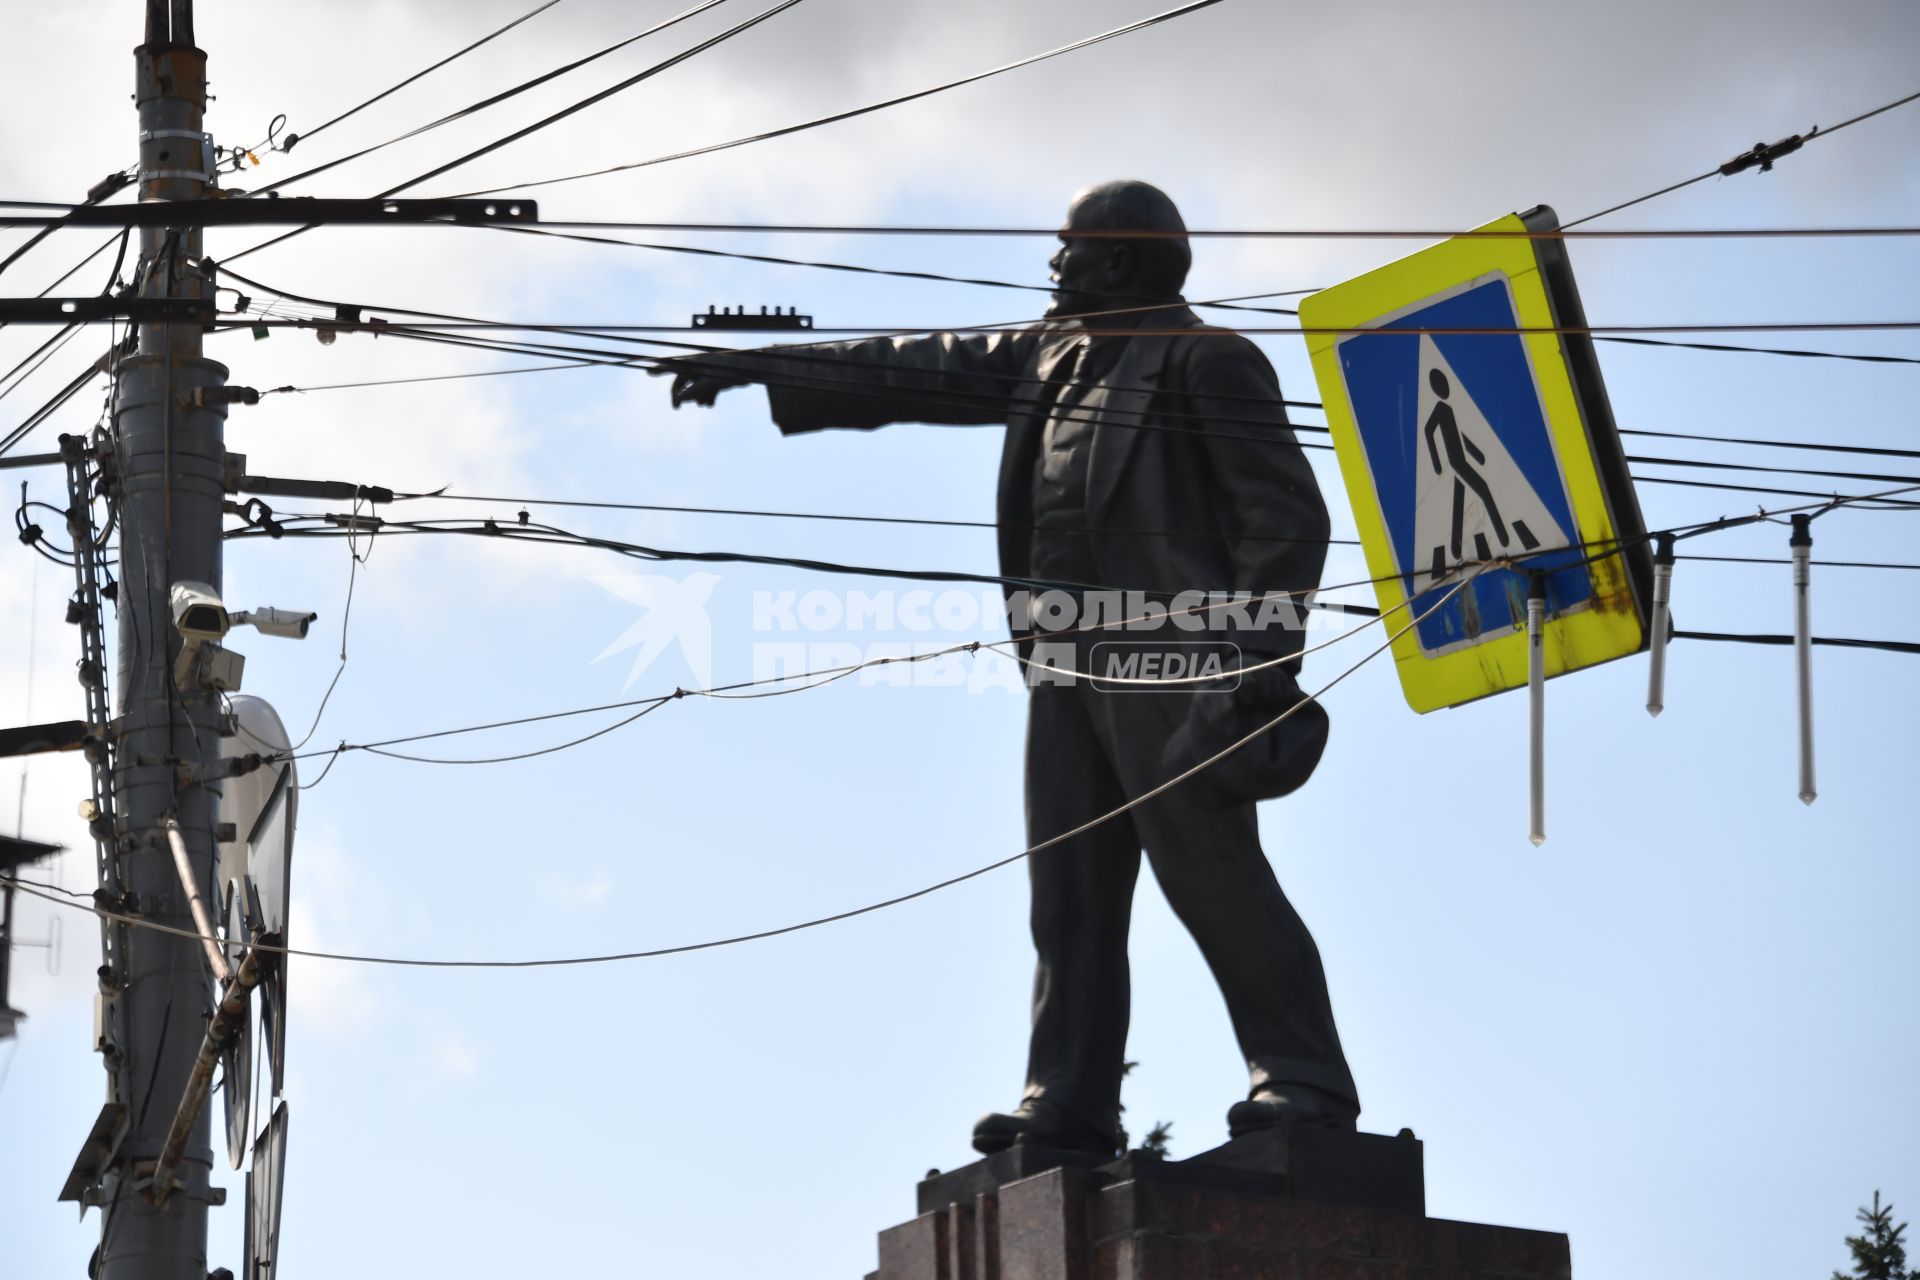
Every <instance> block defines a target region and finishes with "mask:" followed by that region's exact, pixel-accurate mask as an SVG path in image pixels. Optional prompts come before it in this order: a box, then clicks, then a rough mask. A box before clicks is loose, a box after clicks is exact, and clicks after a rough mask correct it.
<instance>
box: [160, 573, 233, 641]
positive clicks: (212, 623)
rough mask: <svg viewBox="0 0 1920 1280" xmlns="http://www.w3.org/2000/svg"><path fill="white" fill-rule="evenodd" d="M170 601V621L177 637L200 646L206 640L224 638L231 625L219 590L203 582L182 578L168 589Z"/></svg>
mask: <svg viewBox="0 0 1920 1280" xmlns="http://www.w3.org/2000/svg"><path fill="white" fill-rule="evenodd" d="M169 599H170V601H171V603H172V605H173V625H174V628H175V629H176V630H177V631H179V632H180V638H181V639H183V640H185V641H186V642H187V643H188V645H190V646H192V647H194V648H196V649H197V648H199V647H200V646H201V645H203V644H205V643H206V642H207V641H209V640H220V639H223V638H224V637H225V636H226V634H227V628H228V626H229V625H231V624H230V623H229V621H228V618H227V606H226V604H225V602H223V601H222V600H221V599H220V593H219V592H218V591H215V590H214V589H213V588H212V587H210V586H208V585H207V584H206V583H204V582H193V581H189V580H187V579H182V580H181V581H179V582H176V583H174V584H173V589H172V591H171V592H170V593H169Z"/></svg>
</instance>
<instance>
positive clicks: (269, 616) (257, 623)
mask: <svg viewBox="0 0 1920 1280" xmlns="http://www.w3.org/2000/svg"><path fill="white" fill-rule="evenodd" d="M319 616H320V615H319V614H317V613H309V612H307V611H306V610H304V609H249V610H247V611H245V612H244V613H236V614H234V615H233V621H234V622H235V623H236V624H239V625H243V626H249V627H252V628H253V629H254V630H255V631H258V632H260V633H261V634H262V635H269V636H281V637H283V638H285V639H288V640H305V639H306V638H307V628H308V627H311V626H312V625H313V620H314V619H315V618H318V617H319Z"/></svg>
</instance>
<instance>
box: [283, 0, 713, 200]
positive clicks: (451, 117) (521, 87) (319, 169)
mask: <svg viewBox="0 0 1920 1280" xmlns="http://www.w3.org/2000/svg"><path fill="white" fill-rule="evenodd" d="M558 3H559V0H547V3H546V4H543V5H541V6H540V8H538V9H535V10H534V11H533V13H529V14H525V15H523V16H522V17H519V18H516V19H514V21H512V22H510V23H508V24H507V25H506V26H504V27H502V28H500V30H499V31H496V32H494V33H493V35H490V36H488V37H486V39H485V40H481V41H479V42H478V43H476V44H471V45H468V46H467V48H465V49H462V50H461V51H460V53H467V52H470V51H471V50H473V49H477V48H479V47H480V45H481V44H485V43H486V41H487V40H491V39H493V37H494V36H497V35H501V34H503V33H504V32H506V31H508V30H510V29H511V28H513V27H516V26H518V25H519V24H520V23H522V22H525V21H526V20H527V19H528V18H531V17H533V16H534V14H537V13H540V12H541V11H542V10H546V9H550V8H552V7H553V6H554V5H555V4H558ZM723 3H725V0H704V2H703V3H700V4H696V5H694V6H693V7H692V8H691V9H687V10H685V11H683V12H681V13H678V14H675V15H674V16H673V17H671V18H668V19H667V20H666V21H664V22H659V23H655V24H654V25H653V26H651V27H648V28H647V29H646V30H644V31H642V32H640V33H639V34H637V35H631V36H628V37H627V38H626V39H625V40H620V41H617V42H615V43H613V44H610V45H608V46H607V47H606V48H604V49H601V50H599V51H598V52H596V53H590V54H588V55H587V56H586V57H584V58H576V59H574V60H573V61H572V62H569V63H565V64H564V65H562V66H558V67H555V68H554V69H553V70H551V71H548V72H544V73H542V74H541V75H537V76H534V77H533V78H532V79H530V80H523V81H521V82H520V83H519V84H517V85H515V86H513V87H512V88H511V89H506V90H504V91H502V92H500V93H496V94H493V95H492V96H490V97H486V98H482V99H481V100H480V101H478V102H475V103H471V104H469V105H467V106H464V107H462V108H460V109H459V110H458V111H452V112H449V113H447V114H446V115H444V116H441V117H440V118H439V119H437V120H430V121H428V122H427V123H426V124H423V125H421V126H420V127H419V128H417V129H409V130H408V131H407V132H405V133H402V134H398V135H396V136H394V137H391V138H388V139H387V140H386V141H385V142H376V143H374V144H373V145H372V146H370V147H362V148H361V149H360V150H358V151H355V152H352V153H351V154H349V155H344V156H341V157H340V158H339V159H337V160H329V161H327V162H326V163H325V164H321V165H315V166H314V167H313V168H311V169H304V170H302V171H301V172H299V173H296V174H294V175H292V176H291V177H286V178H282V179H280V181H278V182H275V183H272V184H270V185H268V186H265V187H262V188H260V189H259V190H258V191H256V192H254V193H253V194H254V195H256V196H262V195H266V194H268V193H269V192H273V191H278V190H280V189H281V188H282V187H286V186H291V185H292V184H293V183H296V182H301V181H304V180H306V179H307V178H311V177H313V176H314V175H315V174H320V173H325V172H327V171H328V170H329V169H334V168H338V167H339V166H340V165H343V164H347V163H349V162H351V161H354V160H358V159H359V158H360V157H362V156H368V155H372V154H373V153H374V152H376V151H381V150H384V149H386V148H387V147H390V146H392V145H394V144H395V143H396V142H405V141H406V140H407V139H409V138H417V137H419V136H420V135H421V134H423V133H427V132H430V131H431V130H434V129H438V128H440V127H441V126H442V125H448V124H452V123H453V122H454V121H456V120H463V119H465V118H466V117H468V116H470V115H473V114H475V113H476V112H479V111H484V110H486V109H487V108H488V107H491V106H496V105H498V104H499V103H502V102H505V101H507V100H508V99H510V98H515V97H518V96H519V95H521V94H523V93H526V92H528V91H529V90H531V89H537V88H539V87H540V86H541V85H543V84H546V83H547V82H548V81H549V80H554V79H557V78H558V77H560V76H563V75H566V74H567V73H568V72H570V71H577V70H578V69H579V68H581V67H584V66H586V65H587V64H588V63H590V62H595V61H598V60H599V59H601V58H604V57H606V56H607V55H609V54H612V53H617V52H619V51H620V50H622V49H624V48H626V47H627V46H628V45H630V44H633V43H634V42H635V41H638V40H644V39H646V38H647V37H648V36H650V35H655V34H657V33H658V32H661V31H665V30H666V29H667V28H668V27H671V26H675V25H676V24H678V23H681V22H685V21H686V20H687V19H688V18H692V17H694V16H696V15H698V14H701V13H705V12H706V11H707V10H708V9H711V8H713V7H714V6H715V5H718V4H723ZM453 56H454V57H456V58H457V57H459V56H460V54H455V55H453ZM452 60H453V59H452V58H448V59H446V60H445V61H442V62H438V63H435V64H434V66H433V67H429V68H427V71H432V70H434V68H435V67H441V66H445V65H446V63H447V62H451V61H452ZM425 74H426V71H423V72H421V73H420V75H425ZM413 79H415V80H417V79H419V76H415V77H413ZM412 82H413V81H412V80H403V81H401V82H400V84H398V85H395V86H394V89H400V88H404V87H405V86H406V85H408V84H411V83H412ZM394 89H389V90H387V93H392V92H393V91H394ZM385 96H386V94H382V95H380V97H385ZM377 101H379V98H370V99H368V100H367V101H366V102H363V103H361V104H360V107H365V106H371V105H372V104H373V103H374V102H377ZM360 107H355V108H354V109H353V110H354V111H358V110H360ZM346 114H347V115H352V114H353V112H352V111H350V112H347V113H346ZM345 118H346V117H345V116H337V117H335V118H334V119H333V120H329V121H328V122H327V123H328V124H334V123H337V122H338V121H339V120H343V119H345ZM325 127H326V126H325V125H322V126H321V128H325ZM319 131H320V129H314V130H312V131H310V132H308V133H304V134H301V135H300V137H301V138H302V139H305V138H311V137H312V136H313V135H314V134H315V133H318V132H319Z"/></svg>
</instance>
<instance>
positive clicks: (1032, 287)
mask: <svg viewBox="0 0 1920 1280" xmlns="http://www.w3.org/2000/svg"><path fill="white" fill-rule="evenodd" d="M469 225H472V226H474V227H475V228H476V229H485V230H501V231H515V232H519V233H521V234H523V235H533V236H546V237H549V238H551V239H555V240H575V241H579V242H581V243H585V244H603V245H617V246H620V247H622V248H628V249H648V250H653V251H655V252H658V253H684V254H692V255H697V256H699V257H704V258H730V259H734V260H736V261H740V262H760V263H766V264H768V265H771V266H780V267H810V268H813V269H815V270H820V271H844V272H851V273H855V274H858V275H868V276H888V277H891V278H894V279H898V280H924V281H931V282H933V283H935V284H970V285H981V286H985V287H986V288H989V289H1019V290H1023V291H1026V292H1029V293H1046V294H1051V293H1053V292H1054V291H1055V286H1053V285H1050V284H1021V283H1019V282H1017V281H1012V280H989V279H982V278H980V277H978V276H955V275H947V274H944V273H942V272H939V271H914V270H909V269H905V268H898V267H868V266H861V265H859V264H857V263H851V262H823V261H819V260H817V259H807V258H783V257H779V256H776V255H773V254H765V253H743V252H740V251H738V250H734V249H708V248H702V247H701V246H698V245H685V244H653V243H648V242H644V241H639V240H621V239H617V238H615V237H613V236H590V235H582V234H579V233H577V232H571V231H552V230H548V229H546V228H544V227H527V226H509V225H508V224H506V223H472V224H469ZM1317 292H1318V290H1316V289H1280V290H1275V291H1274V292H1272V293H1256V294H1246V295H1243V296H1242V297H1237V298H1223V299H1220V300H1218V301H1213V302H1192V303H1188V304H1187V305H1189V306H1193V307H1207V308H1214V309H1219V310H1223V311H1255V312H1262V313H1265V314H1268V315H1280V316H1297V315H1299V314H1300V312H1299V311H1298V310H1297V309H1295V308H1293V307H1252V306H1242V305H1239V304H1240V303H1241V302H1243V301H1245V300H1247V299H1252V298H1283V297H1289V296H1292V295H1295V294H1302V293H1317ZM1119 296H1126V297H1130V298H1137V299H1138V300H1139V301H1142V302H1151V303H1152V305H1153V306H1155V307H1159V306H1164V305H1166V304H1165V302H1164V300H1152V299H1148V298H1147V297H1146V295H1144V294H1142V295H1119Z"/></svg>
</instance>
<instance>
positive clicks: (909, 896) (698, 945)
mask: <svg viewBox="0 0 1920 1280" xmlns="http://www.w3.org/2000/svg"><path fill="white" fill-rule="evenodd" d="M1469 581H1471V579H1470V578H1469V579H1466V580H1463V581H1462V582H1461V583H1459V584H1457V585H1456V586H1454V587H1453V588H1452V589H1451V590H1450V591H1448V592H1447V593H1446V594H1445V595H1444V596H1442V597H1441V598H1440V599H1439V600H1437V601H1435V602H1434V604H1433V605H1431V606H1430V607H1429V608H1427V609H1425V610H1422V611H1421V612H1420V613H1419V614H1417V615H1415V616H1413V617H1412V618H1410V619H1409V620H1408V621H1407V622H1406V624H1405V625H1404V626H1402V627H1401V628H1400V629H1399V630H1397V631H1395V632H1393V633H1392V634H1391V635H1389V636H1388V637H1387V639H1386V640H1385V641H1384V642H1382V643H1381V644H1380V645H1378V646H1377V647H1375V648H1374V649H1372V650H1370V651H1369V652H1368V653H1367V654H1366V655H1365V656H1363V657H1362V658H1361V659H1360V660H1359V661H1358V662H1355V663H1354V664H1353V665H1352V666H1350V667H1348V668H1347V669H1346V670H1344V671H1342V672H1341V673H1340V674H1339V675H1337V676H1335V677H1334V678H1333V679H1332V680H1330V681H1328V682H1327V683H1326V684H1324V685H1322V686H1320V688H1318V689H1316V690H1314V691H1313V692H1311V693H1309V694H1307V695H1306V697H1305V698H1303V699H1302V700H1301V701H1300V702H1297V703H1295V704H1294V705H1292V706H1290V707H1288V708H1287V709H1286V710H1284V711H1282V712H1281V713H1280V714H1279V715H1277V716H1275V717H1274V718H1273V719H1271V720H1269V721H1267V722H1266V723H1264V724H1262V725H1260V726H1259V727H1258V728H1256V729H1254V730H1253V731H1252V732H1250V733H1248V734H1246V735H1245V736H1244V737H1242V738H1240V739H1239V740H1237V741H1235V742H1233V743H1231V744H1229V745H1228V746H1226V747H1224V748H1222V749H1221V750H1219V751H1217V752H1215V753H1214V754H1213V755H1211V756H1208V757H1207V758H1206V759H1204V760H1202V761H1200V762H1199V763H1197V764H1195V765H1193V766H1191V767H1190V768H1187V769H1184V770H1182V771H1181V772H1180V773H1177V774H1175V775H1174V776H1173V777H1171V778H1169V779H1167V780H1166V781H1165V782H1162V783H1160V784H1159V785H1158V786H1156V787H1153V788H1151V789H1149V790H1147V791H1144V792H1142V793H1141V794H1140V795H1138V796H1135V797H1133V798H1131V799H1129V800H1127V801H1125V802H1123V803H1122V804H1120V805H1118V806H1116V807H1114V808H1113V809H1110V810H1108V811H1107V812H1105V813H1102V814H1100V815H1098V816H1096V817H1093V818H1090V819H1088V820H1087V821H1086V822H1083V823H1081V824H1080V825H1079V826H1076V827H1074V828H1072V829H1070V830H1068V831H1063V832H1061V833H1060V834H1058V835H1055V836H1051V837H1049V838H1047V839H1045V840H1041V841H1039V842H1037V843H1035V844H1032V845H1029V846H1028V847H1027V848H1025V849H1022V850H1021V851H1020V852H1018V853H1015V854H1012V855H1010V856H1008V857H1005V858H1000V859H997V860H996V861H994V862H990V863H988V864H987V865H985V866H983V867H978V868H975V869H974V870H971V871H967V872H963V873H961V874H960V875H957V876H950V877H948V878H946V879H944V880H941V881H938V882H936V883H934V884H931V885H928V886H926V887H924V888H921V889H915V890H913V891H911V892H909V893H903V894H897V895H895V896H893V897H890V898H886V899H883V900H881V901H879V902H872V903H868V904H866V905H864V906H860V907H854V908H851V909H849V910H846V911H838V912H835V913H833V914H831V915H826V916H819V917H815V918H813V919H810V920H804V921H800V922H798V923H794V924H788V925H782V926H779V927H777V928H772V929H762V930H758V931H756V932H753V933H744V934H736V935H734V936H731V937H726V938H714V939H710V940H707V941H704V942H694V943H683V944H681V945H679V946H673V947H657V948H652V949H649V950H644V951H626V952H616V953H609V954H604V955H594V956H567V957H559V958H552V959H535V960H426V959H406V958H401V957H394V956H368V955H352V954H346V953H341V952H324V951H310V950H305V949H302V948H294V947H285V946H280V945H277V944H258V943H256V944H255V945H256V946H258V947H260V948H261V949H263V950H267V951H272V952H274V953H277V954H282V955H301V956H308V957H311V958H315V959H325V960H342V961H349V962H354V963H361V964H384V965H398V966H407V967H414V968H445V969H538V968H556V967H562V966H572V965H583V964H608V963H613V962H616V961H622V960H644V959H653V958H657V957H661V956H669V955H685V954H687V953H689V952H695V951H711V950H714V949H716V948H719V947H729V946H737V945H739V944H741V943H746V942H757V941H761V940H764V939H767V938H776V937H781V936H783V935H785V934H789V933H798V932H801V931H802V930H806V929H815V928H819V927H821V926H823V925H828V924H835V923H838V922H839V921H842V920H851V919H853V918H855V917H857V916H863V915H870V914H872V913H873V912H876V911H882V910H885V909H887V908H889V907H895V906H900V905H902V904H904V903H908V902H912V901H915V900H916V899H919V898H924V897H928V896H929V895H931V894H934V893H938V892H939V891H940V890H942V889H947V888H951V887H953V886H954V885H958V884H964V883H965V882H966V881H968V880H974V879H978V878H979V877H981V876H984V875H986V874H988V873H989V872H991V871H996V870H998V869H999V868H1001V867H1005V866H1011V865H1012V864H1013V863H1016V862H1019V861H1021V860H1022V859H1024V858H1028V857H1031V856H1032V855H1034V854H1036V853H1040V852H1042V851H1044V850H1046V849H1050V848H1053V847H1054V846H1055V845H1059V844H1063V843H1065V842H1066V841H1068V840H1071V839H1074V838H1075V837H1077V836H1080V835H1083V834H1085V833H1086V832H1088V831H1091V830H1093V829H1094V828H1096V827H1099V826H1101V825H1102V824H1104V823H1107V822H1111V821H1113V820H1114V819H1115V818H1118V817H1120V816H1122V815H1123V814H1126V813H1129V812H1131V811H1133V810H1134V809H1137V808H1139V807H1140V806H1141V805H1143V804H1146V803H1147V802H1149V801H1151V800H1154V799H1156V798H1158V797H1159V796H1161V795H1164V794H1165V793H1166V792H1168V791H1170V790H1172V789H1173V788H1174V787H1177V786H1179V785H1180V784H1181V783H1183V782H1185V781H1187V780H1188V779H1190V778H1193V777H1195V776H1197V775H1199V774H1201V773H1203V772H1205V771H1206V770H1207V769H1210V768H1212V767H1213V766H1214V765H1215V764H1218V763H1219V762H1220V761H1222V760H1224V759H1226V758H1227V757H1228V756H1230V755H1232V754H1233V753H1234V752H1236V751H1238V750H1240V749H1241V748H1242V747H1244V746H1246V745H1247V744H1249V743H1251V742H1254V741H1256V740H1257V739H1259V738H1261V737H1262V736H1264V735H1265V734H1267V733H1270V732H1272V731H1273V730H1274V729H1277V728H1278V727H1279V726H1280V725H1281V724H1283V723H1285V722H1286V720H1287V719H1288V718H1289V717H1291V716H1292V715H1294V714H1295V713H1296V712H1297V711H1298V710H1299V709H1300V708H1301V707H1303V706H1305V705H1306V704H1307V703H1308V702H1316V701H1318V700H1319V699H1320V698H1321V697H1324V696H1325V695H1326V694H1327V692H1328V691H1330V690H1331V689H1333V688H1334V687H1335V686H1336V685H1338V684H1340V683H1342V682H1343V681H1345V680H1346V679H1347V678H1348V677H1349V676H1351V675H1352V674H1353V673H1354V672H1356V671H1358V670H1360V669H1361V668H1362V667H1364V666H1366V665H1367V664H1368V663H1370V662H1372V661H1373V660H1374V659H1375V658H1377V657H1379V656H1380V655H1381V654H1382V653H1385V652H1386V651H1387V650H1388V649H1389V648H1390V647H1391V646H1392V645H1393V643H1394V642H1395V641H1397V640H1398V639H1399V638H1400V637H1401V636H1402V635H1405V634H1406V633H1407V632H1408V631H1409V630H1411V629H1412V628H1413V627H1415V626H1417V625H1419V623H1420V621H1421V620H1422V619H1423V618H1424V617H1426V616H1427V614H1429V613H1431V612H1432V611H1433V610H1434V609H1438V608H1440V607H1441V606H1442V605H1444V604H1445V603H1446V602H1447V601H1448V600H1450V599H1452V598H1453V596H1454V594H1455V593H1457V592H1458V591H1459V590H1460V589H1461V587H1464V586H1465V585H1466V584H1467V582H1469ZM0 882H4V883H8V884H12V885H14V886H15V887H18V888H20V889H21V890H22V892H25V893H29V894H32V895H34V896H36V897H40V898H43V899H45V900H47V901H49V902H55V903H59V904H60V905H63V906H70V907H79V908H80V909H85V910H91V911H93V912H94V913H95V914H97V915H99V916H101V917H102V918H103V919H108V920H114V921H118V922H120V923H123V924H128V925H131V926H133V927H136V928H147V929H152V930H155V931H157V932H162V933H172V934H177V935H181V936H186V937H199V936H200V935H199V934H198V933H196V932H194V931H193V930H190V929H180V928H176V927H175V926H173V925H167V924H162V923H160V922H159V921H155V920H149V919H147V918H145V917H142V916H135V915H130V914H126V913H124V912H116V911H111V910H109V909H108V908H106V907H105V906H102V905H101V904H100V903H99V902H98V901H97V900H96V901H94V902H93V903H92V904H90V905H87V904H82V903H80V902H78V901H63V900H62V899H60V898H58V897H55V896H53V894H51V893H49V892H47V891H45V890H42V889H38V888H31V887H28V886H26V885H23V884H21V882H20V881H18V880H17V879H14V878H13V877H0ZM61 892H63V893H69V892H70V891H66V890H62V891H61ZM70 896H71V895H70ZM213 941H214V943H215V945H218V941H219V940H218V939H214V940H213Z"/></svg>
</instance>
